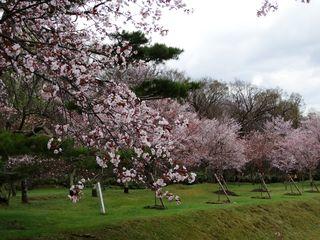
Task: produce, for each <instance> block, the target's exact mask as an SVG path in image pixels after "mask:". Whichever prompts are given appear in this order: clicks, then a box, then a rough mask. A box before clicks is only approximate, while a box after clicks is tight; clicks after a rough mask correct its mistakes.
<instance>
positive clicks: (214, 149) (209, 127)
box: [200, 119, 247, 174]
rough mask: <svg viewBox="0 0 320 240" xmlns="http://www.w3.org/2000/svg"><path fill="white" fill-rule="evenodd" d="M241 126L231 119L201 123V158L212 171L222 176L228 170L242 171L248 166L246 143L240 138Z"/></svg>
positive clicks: (209, 120) (207, 120) (208, 120)
mask: <svg viewBox="0 0 320 240" xmlns="http://www.w3.org/2000/svg"><path fill="white" fill-rule="evenodd" d="M239 130H240V126H239V125H238V124H237V123H236V122H234V121H233V120H230V119H225V120H224V121H221V122H220V121H218V120H215V119H206V120H203V121H202V123H201V133H200V135H201V138H200V142H201V143H202V144H201V150H200V151H201V153H202V154H201V158H202V159H204V160H206V161H207V162H208V166H209V168H210V169H211V170H213V171H215V172H217V173H219V174H222V171H224V170H227V169H229V170H230V169H235V170H237V171H240V170H241V169H242V167H243V166H244V165H245V164H246V162H247V160H246V157H245V154H244V153H245V145H244V141H243V140H242V139H241V138H240V137H239Z"/></svg>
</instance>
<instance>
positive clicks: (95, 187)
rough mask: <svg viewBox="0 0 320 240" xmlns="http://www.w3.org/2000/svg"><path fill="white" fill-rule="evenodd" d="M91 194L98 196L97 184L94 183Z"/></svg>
mask: <svg viewBox="0 0 320 240" xmlns="http://www.w3.org/2000/svg"><path fill="white" fill-rule="evenodd" d="M91 196H92V197H98V191H97V186H96V184H94V185H93V187H92V190H91Z"/></svg>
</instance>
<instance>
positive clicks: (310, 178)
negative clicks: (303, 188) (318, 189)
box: [309, 170, 313, 191]
mask: <svg viewBox="0 0 320 240" xmlns="http://www.w3.org/2000/svg"><path fill="white" fill-rule="evenodd" d="M309 180H310V186H311V191H313V178H312V172H311V170H309Z"/></svg>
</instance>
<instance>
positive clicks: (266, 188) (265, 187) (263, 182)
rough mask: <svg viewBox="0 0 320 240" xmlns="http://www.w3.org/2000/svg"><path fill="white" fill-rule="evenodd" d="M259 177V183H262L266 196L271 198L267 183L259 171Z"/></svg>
mask: <svg viewBox="0 0 320 240" xmlns="http://www.w3.org/2000/svg"><path fill="white" fill-rule="evenodd" d="M259 177H260V180H261V183H262V185H263V187H264V189H265V190H266V192H267V194H268V197H269V198H270V199H271V195H270V192H269V190H268V187H267V184H266V183H265V181H264V179H263V177H262V174H261V173H259Z"/></svg>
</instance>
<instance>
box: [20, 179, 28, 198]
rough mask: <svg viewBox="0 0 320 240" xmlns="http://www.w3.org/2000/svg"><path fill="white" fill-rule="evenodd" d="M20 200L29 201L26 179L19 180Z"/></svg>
mask: <svg viewBox="0 0 320 240" xmlns="http://www.w3.org/2000/svg"><path fill="white" fill-rule="evenodd" d="M21 202H22V203H29V198H28V184H27V179H23V180H22V181H21Z"/></svg>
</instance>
